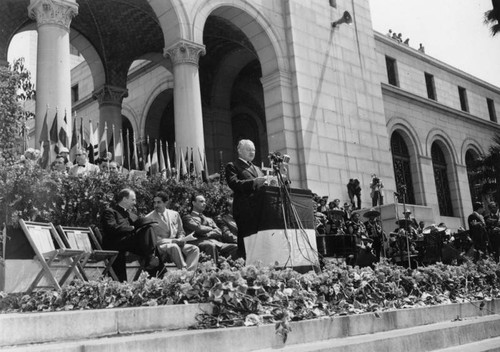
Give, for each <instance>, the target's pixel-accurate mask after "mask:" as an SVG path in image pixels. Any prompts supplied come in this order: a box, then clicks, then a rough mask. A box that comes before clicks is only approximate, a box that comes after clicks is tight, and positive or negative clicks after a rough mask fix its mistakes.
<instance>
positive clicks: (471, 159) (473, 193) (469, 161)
mask: <svg viewBox="0 0 500 352" xmlns="http://www.w3.org/2000/svg"><path fill="white" fill-rule="evenodd" d="M477 158H478V155H477V153H476V152H474V151H473V150H471V149H469V150H467V152H466V153H465V167H466V168H467V178H468V180H469V190H470V198H471V200H472V203H474V202H480V201H481V185H480V184H477V183H476V182H475V181H474V177H473V174H474V170H475V169H476V166H475V164H476V160H477Z"/></svg>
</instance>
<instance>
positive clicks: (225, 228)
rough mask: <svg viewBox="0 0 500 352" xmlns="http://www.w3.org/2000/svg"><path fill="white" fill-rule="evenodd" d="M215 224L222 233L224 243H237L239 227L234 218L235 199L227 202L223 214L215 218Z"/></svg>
mask: <svg viewBox="0 0 500 352" xmlns="http://www.w3.org/2000/svg"><path fill="white" fill-rule="evenodd" d="M215 223H216V224H217V226H218V227H219V228H220V229H221V231H222V241H223V242H225V243H237V241H238V226H237V225H236V221H234V218H233V198H228V199H227V200H226V202H225V203H224V210H223V212H222V214H220V215H218V216H216V217H215Z"/></svg>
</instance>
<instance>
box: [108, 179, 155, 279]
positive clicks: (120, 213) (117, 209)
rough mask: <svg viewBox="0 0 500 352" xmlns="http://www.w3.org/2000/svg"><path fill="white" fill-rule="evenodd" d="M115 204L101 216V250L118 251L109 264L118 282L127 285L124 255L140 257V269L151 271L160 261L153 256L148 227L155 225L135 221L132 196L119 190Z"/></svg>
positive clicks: (149, 221)
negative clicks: (142, 263)
mask: <svg viewBox="0 0 500 352" xmlns="http://www.w3.org/2000/svg"><path fill="white" fill-rule="evenodd" d="M115 201H116V204H115V205H114V206H112V207H108V208H107V209H106V210H104V212H103V213H102V215H101V224H102V229H103V230H104V233H103V241H102V242H103V243H102V245H103V247H104V249H111V250H117V251H119V253H118V256H117V257H116V259H115V261H114V262H113V270H114V271H115V273H116V276H118V280H120V281H127V269H126V260H125V254H126V252H132V253H135V254H137V255H139V256H141V257H142V260H143V261H144V267H145V269H146V270H148V271H151V270H154V269H156V268H157V267H158V265H159V264H160V261H159V259H158V257H156V256H155V247H156V234H155V232H154V230H153V227H152V226H151V225H152V224H153V223H156V221H154V220H152V219H148V218H141V217H138V216H137V215H136V214H134V213H133V212H132V208H134V206H135V203H136V196H135V192H134V191H133V190H131V189H129V188H125V189H122V190H121V191H120V192H119V193H118V195H117V196H116V198H115Z"/></svg>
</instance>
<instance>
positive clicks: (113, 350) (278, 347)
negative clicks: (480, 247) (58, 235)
mask: <svg viewBox="0 0 500 352" xmlns="http://www.w3.org/2000/svg"><path fill="white" fill-rule="evenodd" d="M298 324H301V323H298ZM295 325H297V324H295ZM270 333H271V334H274V325H265V326H259V327H250V328H244V327H239V328H229V329H212V330H182V331H161V332H152V333H141V334H132V335H127V336H112V337H104V338H98V339H91V340H78V341H65V342H61V343H46V344H36V345H31V346H27V345H25V346H17V347H12V348H5V349H2V351H4V352H7V351H9V352H16V351H25V352H35V351H36V352H49V351H50V352H55V351H66V352H81V351H85V352H119V351H127V352H134V351H137V352H142V351H148V352H156V351H158V352H161V351H165V352H169V351H172V352H173V351H175V352H183V351H186V352H188V351H203V352H212V351H213V352H221V351H231V352H246V351H259V352H274V351H285V352H312V351H314V352H323V351H324V352H326V351H341V352H359V351H377V352H379V351H380V352H382V351H387V352H395V351H404V352H422V351H435V350H437V349H440V348H445V347H447V348H448V349H449V351H458V349H457V348H459V347H462V346H465V345H466V344H471V343H473V342H477V341H481V340H484V341H486V339H490V338H497V337H499V336H500V316H497V315H492V316H485V317H476V318H470V319H463V320H462V321H449V322H441V323H435V324H429V325H423V326H416V327H411V328H405V329H397V330H393V331H384V332H378V333H374V334H365V335H358V336H350V337H344V338H334V339H328V340H323V341H316V342H308V343H294V342H297V341H296V340H297V339H296V338H294V339H292V341H290V340H289V342H287V344H286V345H285V344H284V343H283V342H282V340H281V338H280V337H279V336H277V335H275V334H274V338H273V336H270ZM293 334H294V331H293V330H292V332H291V334H290V336H293ZM461 345H462V346H461ZM464 351H474V350H464ZM478 351H482V350H478ZM485 351H489V350H488V349H486V350H485Z"/></svg>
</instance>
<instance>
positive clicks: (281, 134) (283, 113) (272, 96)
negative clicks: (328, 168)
mask: <svg viewBox="0 0 500 352" xmlns="http://www.w3.org/2000/svg"><path fill="white" fill-rule="evenodd" d="M261 82H262V89H263V91H264V101H265V104H266V127H267V141H268V146H269V152H275V151H279V152H280V153H282V154H288V155H289V156H290V164H289V167H288V173H289V177H290V179H291V180H292V182H293V184H294V185H295V186H294V187H298V188H306V187H308V185H307V183H306V177H305V175H306V172H305V169H306V167H307V165H306V163H305V158H304V153H308V152H309V150H307V148H305V147H304V142H303V138H302V127H301V122H300V116H297V113H296V111H295V110H294V106H293V101H292V97H291V94H290V92H291V91H292V85H293V82H292V77H291V75H290V73H288V72H281V71H275V72H273V73H271V74H269V75H267V76H265V77H262V78H261Z"/></svg>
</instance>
